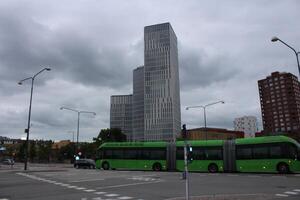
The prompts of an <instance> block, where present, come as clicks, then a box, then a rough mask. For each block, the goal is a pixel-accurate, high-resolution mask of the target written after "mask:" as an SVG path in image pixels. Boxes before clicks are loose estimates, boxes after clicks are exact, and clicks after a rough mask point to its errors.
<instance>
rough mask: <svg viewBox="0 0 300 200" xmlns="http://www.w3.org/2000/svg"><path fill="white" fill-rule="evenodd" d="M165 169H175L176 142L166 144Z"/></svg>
mask: <svg viewBox="0 0 300 200" xmlns="http://www.w3.org/2000/svg"><path fill="white" fill-rule="evenodd" d="M167 170H168V171H175V170H176V144H175V143H174V142H170V143H168V145H167Z"/></svg>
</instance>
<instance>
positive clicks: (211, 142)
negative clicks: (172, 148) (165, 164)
mask: <svg viewBox="0 0 300 200" xmlns="http://www.w3.org/2000/svg"><path fill="white" fill-rule="evenodd" d="M187 143H188V144H189V145H191V146H222V145H223V140H188V141H187ZM176 145H177V146H184V141H178V142H176Z"/></svg>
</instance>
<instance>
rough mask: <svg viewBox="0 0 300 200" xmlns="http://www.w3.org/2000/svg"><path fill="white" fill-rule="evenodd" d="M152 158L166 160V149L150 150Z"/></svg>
mask: <svg viewBox="0 0 300 200" xmlns="http://www.w3.org/2000/svg"><path fill="white" fill-rule="evenodd" d="M150 152H151V153H150V160H165V159H166V151H165V150H164V149H153V150H151V151H150Z"/></svg>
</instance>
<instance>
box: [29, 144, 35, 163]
mask: <svg viewBox="0 0 300 200" xmlns="http://www.w3.org/2000/svg"><path fill="white" fill-rule="evenodd" d="M35 157H36V145H35V142H34V141H31V142H30V149H29V159H30V161H31V162H33V160H34V158H35Z"/></svg>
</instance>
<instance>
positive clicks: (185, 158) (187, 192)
mask: <svg viewBox="0 0 300 200" xmlns="http://www.w3.org/2000/svg"><path fill="white" fill-rule="evenodd" d="M187 146H188V144H187V140H186V139H185V140H184V173H185V199H186V200H189V199H190V192H189V170H188V160H187Z"/></svg>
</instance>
